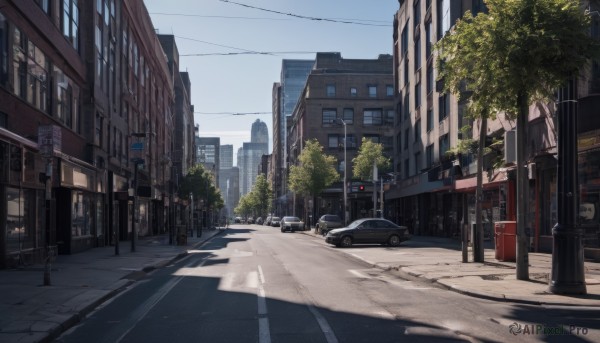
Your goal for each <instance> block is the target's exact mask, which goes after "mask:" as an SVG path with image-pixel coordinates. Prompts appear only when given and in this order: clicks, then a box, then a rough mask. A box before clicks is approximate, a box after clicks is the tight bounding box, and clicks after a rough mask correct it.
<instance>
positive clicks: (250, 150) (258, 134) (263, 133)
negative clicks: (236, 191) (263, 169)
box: [238, 119, 269, 195]
mask: <svg viewBox="0 0 600 343" xmlns="http://www.w3.org/2000/svg"><path fill="white" fill-rule="evenodd" d="M268 150H269V131H268V129H267V124H266V123H265V122H263V121H261V120H260V119H257V120H256V121H255V122H254V123H252V128H251V131H250V142H244V145H243V147H242V148H241V149H240V150H238V167H239V169H240V195H245V194H247V193H249V192H250V191H251V190H252V186H254V182H255V180H256V176H257V175H258V166H259V165H260V160H261V157H262V155H266V154H268V153H269V151H268Z"/></svg>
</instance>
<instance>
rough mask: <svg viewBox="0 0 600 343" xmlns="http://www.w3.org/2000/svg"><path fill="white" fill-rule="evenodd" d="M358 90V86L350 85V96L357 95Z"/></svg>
mask: <svg viewBox="0 0 600 343" xmlns="http://www.w3.org/2000/svg"><path fill="white" fill-rule="evenodd" d="M357 95H358V93H357V90H356V87H350V96H357Z"/></svg>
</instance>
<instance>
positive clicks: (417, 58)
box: [415, 36, 421, 71]
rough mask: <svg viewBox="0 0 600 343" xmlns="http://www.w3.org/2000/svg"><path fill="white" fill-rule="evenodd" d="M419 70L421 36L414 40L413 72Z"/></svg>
mask: <svg viewBox="0 0 600 343" xmlns="http://www.w3.org/2000/svg"><path fill="white" fill-rule="evenodd" d="M419 69H421V36H419V37H417V39H416V40H415V71H417V70H419Z"/></svg>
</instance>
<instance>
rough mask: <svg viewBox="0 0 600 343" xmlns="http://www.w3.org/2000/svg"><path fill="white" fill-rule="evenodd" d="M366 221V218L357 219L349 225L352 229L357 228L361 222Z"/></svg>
mask: <svg viewBox="0 0 600 343" xmlns="http://www.w3.org/2000/svg"><path fill="white" fill-rule="evenodd" d="M362 223H364V220H362V219H361V220H355V221H353V222H352V223H350V225H348V228H350V229H352V228H355V227H357V226H359V225H360V224H362Z"/></svg>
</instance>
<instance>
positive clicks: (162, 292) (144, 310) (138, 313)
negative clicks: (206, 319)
mask: <svg viewBox="0 0 600 343" xmlns="http://www.w3.org/2000/svg"><path fill="white" fill-rule="evenodd" d="M206 261H207V260H203V261H202V263H200V264H199V265H198V266H197V267H196V268H200V267H202V266H203V265H204V263H206ZM194 263H195V261H192V262H191V263H188V264H187V265H186V266H185V267H184V268H190V267H191V266H192V265H193V264H194ZM181 280H183V275H182V276H178V277H176V278H174V279H171V280H170V281H169V282H167V283H166V284H165V285H164V286H162V287H161V288H160V289H159V290H158V291H156V292H155V293H154V294H153V295H152V296H151V297H150V298H148V300H146V301H145V302H144V303H143V304H142V305H141V306H139V307H138V308H137V309H136V310H135V311H133V312H132V313H131V315H130V316H129V320H127V321H126V322H125V323H128V322H131V321H133V323H132V325H130V326H129V328H128V329H127V330H125V332H123V334H122V335H121V336H120V337H119V338H118V339H117V340H116V341H117V342H120V341H121V340H122V339H123V338H124V337H125V336H127V334H128V333H129V332H130V331H131V330H133V328H135V326H136V325H137V324H138V323H139V322H140V321H141V320H142V319H143V318H144V317H145V316H146V315H147V314H148V312H150V310H152V308H154V306H156V304H158V303H159V302H160V301H161V300H162V298H164V297H165V296H166V295H167V294H169V292H170V291H171V290H172V289H173V287H175V286H177V284H178V283H179V282H180V281H181Z"/></svg>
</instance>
